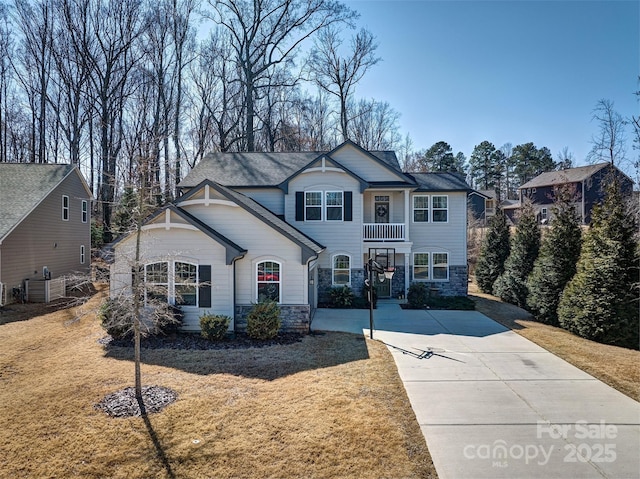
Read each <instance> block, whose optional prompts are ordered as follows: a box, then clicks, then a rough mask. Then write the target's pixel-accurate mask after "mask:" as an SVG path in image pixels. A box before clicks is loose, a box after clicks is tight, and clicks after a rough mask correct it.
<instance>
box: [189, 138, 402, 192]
mask: <svg viewBox="0 0 640 479" xmlns="http://www.w3.org/2000/svg"><path fill="white" fill-rule="evenodd" d="M345 145H353V146H354V147H355V148H357V149H358V150H360V151H362V152H363V153H364V154H365V155H367V156H369V157H370V158H372V160H373V161H375V162H378V163H380V164H381V165H383V166H384V167H385V168H388V169H390V170H393V171H394V172H395V173H397V174H400V175H402V171H401V169H400V165H399V164H398V158H397V157H396V154H395V153H394V152H393V151H366V150H364V149H362V148H361V147H360V146H358V145H356V144H355V143H353V142H352V141H346V142H345V143H342V144H341V145H339V146H337V147H336V148H334V149H333V150H331V151H302V152H276V153H269V152H265V153H239V152H235V153H234V152H224V153H209V154H208V155H207V156H205V157H204V158H203V159H202V161H201V162H200V163H198V164H197V165H196V166H195V167H194V168H193V169H192V170H191V171H190V172H189V174H188V175H187V176H186V177H185V178H184V179H183V180H182V181H181V182H180V184H178V187H179V188H192V187H194V186H196V185H198V184H200V183H201V182H203V181H204V180H211V181H215V182H216V183H218V184H220V185H224V186H229V187H231V188H238V187H267V186H269V187H273V188H277V187H278V185H280V184H282V183H283V182H285V181H286V180H287V179H288V178H290V177H292V176H293V175H294V174H295V173H297V172H299V171H300V170H302V169H303V168H305V167H306V166H307V165H309V164H310V163H311V162H313V161H314V160H316V159H317V158H319V157H321V156H322V155H328V156H331V155H332V153H333V152H335V151H337V150H339V149H340V148H342V147H343V146H345Z"/></svg>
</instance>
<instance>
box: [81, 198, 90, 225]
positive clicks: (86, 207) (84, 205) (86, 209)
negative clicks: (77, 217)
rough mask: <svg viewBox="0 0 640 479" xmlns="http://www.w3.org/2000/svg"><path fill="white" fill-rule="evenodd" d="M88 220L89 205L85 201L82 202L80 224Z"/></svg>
mask: <svg viewBox="0 0 640 479" xmlns="http://www.w3.org/2000/svg"><path fill="white" fill-rule="evenodd" d="M88 218H89V205H88V203H87V200H82V222H83V223H86V222H87V219H88Z"/></svg>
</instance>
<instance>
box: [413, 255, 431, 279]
mask: <svg viewBox="0 0 640 479" xmlns="http://www.w3.org/2000/svg"><path fill="white" fill-rule="evenodd" d="M413 279H414V281H428V280H429V253H413Z"/></svg>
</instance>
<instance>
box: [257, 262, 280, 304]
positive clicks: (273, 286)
mask: <svg viewBox="0 0 640 479" xmlns="http://www.w3.org/2000/svg"><path fill="white" fill-rule="evenodd" d="M257 272H258V274H257V291H258V294H257V296H258V302H260V301H265V300H271V301H276V302H278V303H280V302H281V294H280V293H281V287H280V263H277V262H275V261H263V262H261V263H258V264H257Z"/></svg>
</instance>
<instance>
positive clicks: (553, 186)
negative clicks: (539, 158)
mask: <svg viewBox="0 0 640 479" xmlns="http://www.w3.org/2000/svg"><path fill="white" fill-rule="evenodd" d="M612 178H617V179H618V181H620V185H621V187H622V193H623V194H624V195H625V196H631V194H632V191H633V180H632V179H631V178H629V177H628V176H627V175H625V174H624V173H623V172H622V171H620V170H619V169H618V168H616V167H615V166H613V165H611V164H610V163H598V164H596V165H587V166H579V167H577V168H568V169H565V170H558V171H547V172H545V173H541V174H539V175H538V176H536V177H535V178H534V179H532V180H531V181H528V182H527V183H525V184H523V185H522V186H521V187H520V188H519V189H518V191H519V193H520V203H521V204H522V202H523V201H525V199H528V200H530V201H531V202H532V203H533V207H534V208H535V210H536V213H537V215H538V219H539V221H540V222H541V223H543V224H546V223H547V222H549V221H550V220H551V207H552V206H553V203H554V201H555V196H556V195H555V194H556V191H557V189H558V188H560V187H569V188H571V190H572V191H573V195H574V206H575V209H576V212H577V214H578V216H579V218H580V219H581V221H582V223H583V224H588V223H590V222H591V210H592V209H593V207H594V206H595V205H596V204H598V203H601V202H602V201H603V198H604V188H603V186H604V184H605V183H606V181H609V180H611V179H612Z"/></svg>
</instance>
